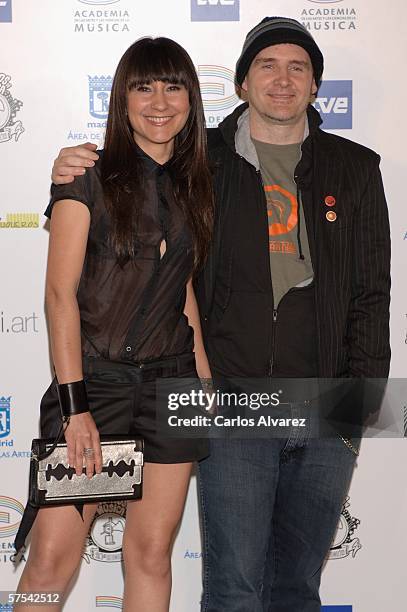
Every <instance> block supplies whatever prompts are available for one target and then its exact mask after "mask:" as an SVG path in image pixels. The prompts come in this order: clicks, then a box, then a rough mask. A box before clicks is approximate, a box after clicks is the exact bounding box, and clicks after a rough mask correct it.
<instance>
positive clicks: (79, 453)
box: [65, 412, 103, 478]
mask: <svg viewBox="0 0 407 612" xmlns="http://www.w3.org/2000/svg"><path fill="white" fill-rule="evenodd" d="M65 440H66V443H67V450H68V461H69V465H70V466H71V467H74V468H75V470H76V474H77V476H80V475H81V474H82V468H83V466H84V465H85V467H86V475H87V477H88V478H91V477H92V476H93V474H94V473H95V472H96V473H97V474H100V473H101V471H102V464H103V459H102V450H101V447H100V438H99V432H98V430H97V427H96V424H95V421H94V420H93V417H92V415H91V413H90V412H83V413H82V414H75V415H73V416H71V417H70V420H69V425H68V426H67V427H66V429H65ZM85 449H92V450H93V453H91V452H89V451H88V452H87V453H86V454H84V450H85Z"/></svg>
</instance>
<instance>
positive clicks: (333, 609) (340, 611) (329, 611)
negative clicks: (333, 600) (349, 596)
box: [321, 606, 353, 612]
mask: <svg viewBox="0 0 407 612" xmlns="http://www.w3.org/2000/svg"><path fill="white" fill-rule="evenodd" d="M352 610H353V607H352V606H321V612H352Z"/></svg>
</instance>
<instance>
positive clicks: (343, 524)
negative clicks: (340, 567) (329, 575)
mask: <svg viewBox="0 0 407 612" xmlns="http://www.w3.org/2000/svg"><path fill="white" fill-rule="evenodd" d="M349 506H350V503H349V497H347V498H346V500H345V503H344V504H343V507H342V514H341V518H340V520H339V525H338V529H337V531H336V534H335V538H334V541H333V543H332V546H331V549H330V551H329V553H328V559H344V558H345V557H348V556H349V555H352V557H353V558H355V556H356V553H357V552H358V551H359V550H360V549H361V548H362V545H361V543H360V541H359V538H355V537H353V534H354V532H355V531H356V529H357V528H358V527H359V525H360V520H359V519H358V518H355V517H354V516H351V514H350V512H349V510H348V508H349Z"/></svg>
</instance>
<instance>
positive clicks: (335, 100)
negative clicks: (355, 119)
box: [314, 81, 353, 130]
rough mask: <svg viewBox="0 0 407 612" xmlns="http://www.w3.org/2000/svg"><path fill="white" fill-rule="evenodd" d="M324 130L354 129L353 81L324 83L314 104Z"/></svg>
mask: <svg viewBox="0 0 407 612" xmlns="http://www.w3.org/2000/svg"><path fill="white" fill-rule="evenodd" d="M314 106H315V108H316V109H317V111H319V113H320V115H321V117H322V120H323V124H322V128H323V129H324V130H351V129H352V107H353V94H352V81H323V82H322V85H321V87H320V88H319V90H318V97H317V99H316V100H315V103H314Z"/></svg>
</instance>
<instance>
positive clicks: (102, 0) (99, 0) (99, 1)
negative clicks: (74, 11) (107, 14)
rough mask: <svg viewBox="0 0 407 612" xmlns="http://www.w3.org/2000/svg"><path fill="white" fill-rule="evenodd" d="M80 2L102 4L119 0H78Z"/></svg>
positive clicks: (118, 0) (114, 2)
mask: <svg viewBox="0 0 407 612" xmlns="http://www.w3.org/2000/svg"><path fill="white" fill-rule="evenodd" d="M79 2H82V4H94V5H99V6H102V5H104V4H116V2H120V0H79Z"/></svg>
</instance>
